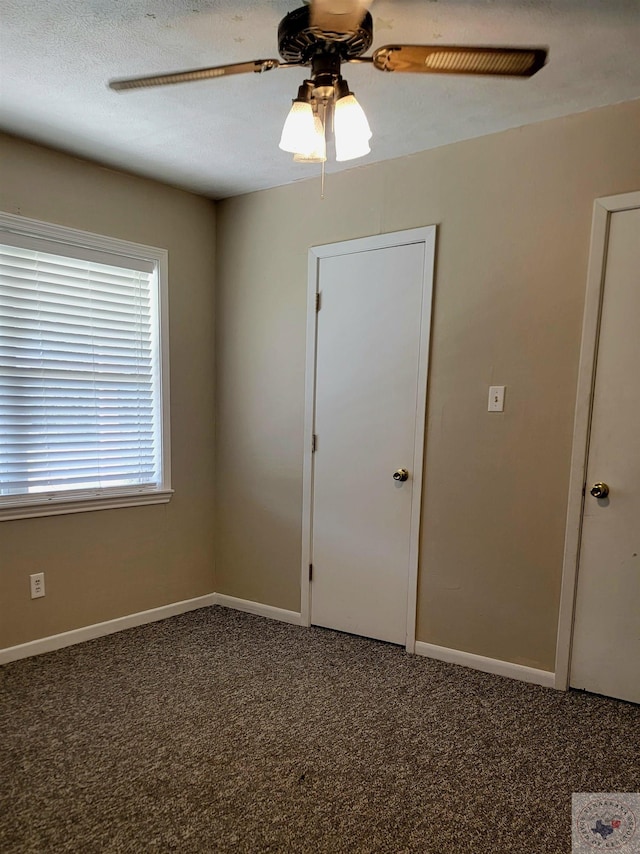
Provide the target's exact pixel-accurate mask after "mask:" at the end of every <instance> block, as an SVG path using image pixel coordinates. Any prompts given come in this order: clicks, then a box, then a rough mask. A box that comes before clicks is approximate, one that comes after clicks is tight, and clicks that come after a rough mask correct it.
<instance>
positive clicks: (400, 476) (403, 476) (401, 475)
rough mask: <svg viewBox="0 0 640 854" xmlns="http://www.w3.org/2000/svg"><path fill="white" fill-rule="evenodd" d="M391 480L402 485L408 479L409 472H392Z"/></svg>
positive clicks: (403, 470)
mask: <svg viewBox="0 0 640 854" xmlns="http://www.w3.org/2000/svg"><path fill="white" fill-rule="evenodd" d="M393 479H394V480H397V481H398V482H399V483H404V481H405V480H408V479H409V472H408V471H407V470H406V469H398V471H394V473H393Z"/></svg>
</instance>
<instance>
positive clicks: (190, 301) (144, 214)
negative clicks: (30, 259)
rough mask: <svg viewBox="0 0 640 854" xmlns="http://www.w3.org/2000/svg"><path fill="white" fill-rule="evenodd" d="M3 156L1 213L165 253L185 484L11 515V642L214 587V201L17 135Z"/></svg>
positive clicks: (5, 612) (7, 548)
mask: <svg viewBox="0 0 640 854" xmlns="http://www.w3.org/2000/svg"><path fill="white" fill-rule="evenodd" d="M0 162H1V164H2V165H1V166H0V209H2V210H5V211H8V212H10V213H17V214H22V215H23V216H27V217H33V218H35V219H41V220H45V221H48V222H53V223H60V224H62V225H67V226H71V227H74V228H81V229H84V230H87V231H93V232H97V233H99V234H104V235H109V236H112V237H119V238H123V239H125V240H132V241H134V242H138V243H145V244H148V245H152V246H160V247H164V248H166V249H168V251H169V322H170V351H171V450H172V474H173V487H174V489H175V495H174V497H173V499H172V500H171V502H170V503H169V504H167V505H158V506H147V507H137V508H129V509H120V510H101V511H95V512H91V513H78V514H74V515H67V516H55V517H48V518H42V519H25V520H20V521H14V522H0V648H3V647H7V646H12V645H14V644H19V643H24V642H26V641H29V640H33V639H35V638H40V637H46V636H48V635H51V634H55V633H58V632H64V631H67V630H70V629H74V628H78V627H80V626H85V625H90V624H92V623H96V622H100V621H102V620H109V619H112V618H115V617H120V616H124V615H126V614H131V613H135V612H137V611H142V610H146V609H148V608H155V607H158V606H160V605H164V604H168V603H171V602H176V601H180V600H183V599H189V598H192V597H196V596H201V595H204V594H207V593H211V592H212V591H213V590H214V564H213V547H214V535H213V521H212V520H213V424H214V406H213V394H214V387H213V369H214V338H213V335H214V314H213V311H214V289H213V275H214V263H215V261H214V243H215V209H214V205H213V203H212V202H209V201H207V200H205V199H202V198H199V197H197V196H194V195H191V194H189V193H185V192H182V191H179V190H175V189H172V188H170V187H166V186H163V185H162V184H158V183H154V182H152V181H148V180H143V179H139V178H134V177H132V176H129V175H124V174H122V173H119V172H114V171H111V170H108V169H102V168H100V167H98V166H96V165H93V164H90V163H86V162H84V161H81V160H77V159H75V158H72V157H68V156H66V155H64V154H59V153H56V152H53V151H50V150H48V149H45V148H40V147H38V146H34V145H29V144H27V143H25V142H22V141H19V140H16V139H13V138H10V137H2V136H0ZM42 570H44V572H45V574H46V591H47V592H46V596H45V598H44V599H36V600H33V601H32V600H31V599H30V597H29V574H30V573H32V572H37V571H42Z"/></svg>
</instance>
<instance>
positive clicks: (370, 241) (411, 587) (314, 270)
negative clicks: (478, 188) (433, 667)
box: [300, 225, 436, 652]
mask: <svg viewBox="0 0 640 854" xmlns="http://www.w3.org/2000/svg"><path fill="white" fill-rule="evenodd" d="M435 239H436V226H435V225H428V226H424V227H422V228H411V229H407V230H406V231H396V232H391V233H389V234H376V235H373V236H372V237H361V238H357V239H355V240H346V241H342V242H340V243H329V244H326V245H325V246H312V247H311V249H309V262H308V286H307V356H306V373H305V412H304V469H303V486H302V489H303V493H302V572H301V581H300V593H301V597H300V599H301V601H300V605H301V617H302V624H303V625H305V626H310V625H311V584H310V583H309V565H310V563H311V541H312V534H313V531H312V521H313V452H312V440H313V426H314V421H315V398H316V387H315V386H316V352H317V350H316V344H317V331H318V324H317V311H316V299H317V297H316V294H317V293H318V282H319V274H320V260H321V259H322V258H327V257H330V256H335V255H351V254H353V253H354V252H368V251H370V250H372V249H387V248H389V247H392V246H405V245H407V244H409V243H423V244H424V248H425V263H424V276H423V282H422V319H421V324H420V355H419V359H420V362H419V365H418V389H417V404H416V429H415V443H414V451H413V462H412V465H411V471H412V472H414V473H415V474H414V475H413V477H412V480H413V501H412V504H411V532H410V548H409V579H408V581H409V584H408V596H407V639H406V649H407V652H414V651H415V642H416V608H417V596H418V551H419V545H420V512H421V506H422V502H421V497H422V480H423V455H424V435H425V427H426V402H427V378H428V372H429V341H430V334H431V302H432V295H433V275H434V262H435Z"/></svg>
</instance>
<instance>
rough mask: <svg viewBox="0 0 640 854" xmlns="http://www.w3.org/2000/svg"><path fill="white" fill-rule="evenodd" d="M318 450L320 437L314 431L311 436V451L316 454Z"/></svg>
mask: <svg viewBox="0 0 640 854" xmlns="http://www.w3.org/2000/svg"><path fill="white" fill-rule="evenodd" d="M317 450H318V437H317V436H316V434H315V433H314V434H313V436H312V437H311V453H312V454H315V452H316V451H317Z"/></svg>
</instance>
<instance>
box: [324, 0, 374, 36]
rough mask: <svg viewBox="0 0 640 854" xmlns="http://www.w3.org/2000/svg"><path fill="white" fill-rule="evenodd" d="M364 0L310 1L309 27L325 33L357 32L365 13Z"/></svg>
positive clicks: (366, 4) (365, 3) (365, 5)
mask: <svg viewBox="0 0 640 854" xmlns="http://www.w3.org/2000/svg"><path fill="white" fill-rule="evenodd" d="M368 5H369V4H368V3H367V2H366V0H311V26H312V27H317V28H318V29H319V30H322V31H323V32H325V33H338V34H344V33H351V32H353V30H357V29H358V27H359V26H360V24H361V23H362V19H363V18H364V16H365V14H366V12H367V6H368Z"/></svg>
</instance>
